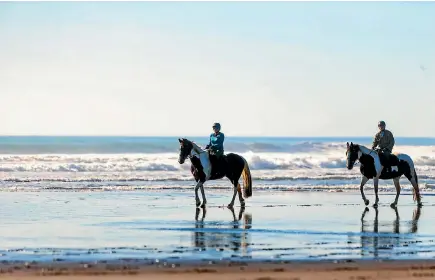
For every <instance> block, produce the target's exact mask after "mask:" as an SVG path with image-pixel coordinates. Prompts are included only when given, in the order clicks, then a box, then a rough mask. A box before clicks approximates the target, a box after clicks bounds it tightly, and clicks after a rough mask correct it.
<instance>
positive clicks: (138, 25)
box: [0, 2, 435, 137]
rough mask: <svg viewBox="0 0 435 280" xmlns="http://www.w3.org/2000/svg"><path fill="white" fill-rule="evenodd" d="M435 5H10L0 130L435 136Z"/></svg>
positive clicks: (5, 16)
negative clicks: (382, 126) (215, 128)
mask: <svg viewBox="0 0 435 280" xmlns="http://www.w3.org/2000/svg"><path fill="white" fill-rule="evenodd" d="M434 14H435V2H128V3H127V2H126V3H123V2H27V3H23V2H0V104H1V105H2V108H1V110H0V118H1V125H0V135H143V136H147V135H153V136H175V135H182V136H190V135H194V136H207V135H209V134H210V133H211V132H212V129H211V127H212V124H213V123H214V122H220V123H221V125H222V132H224V133H225V134H226V135H230V136H231V135H232V136H373V135H374V134H375V133H376V132H377V122H378V121H379V120H384V121H385V122H386V123H387V129H390V130H391V131H392V132H393V133H394V135H397V136H429V137H430V136H434V137H435V125H434V120H435V109H434V107H435V28H434V26H435V17H434V16H433V15H434Z"/></svg>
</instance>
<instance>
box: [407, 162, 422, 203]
mask: <svg viewBox="0 0 435 280" xmlns="http://www.w3.org/2000/svg"><path fill="white" fill-rule="evenodd" d="M408 157H409V156H408ZM408 165H409V168H410V171H411V178H414V179H415V184H416V188H417V190H418V189H419V187H418V176H417V172H416V171H415V166H414V161H413V160H412V159H411V157H409V161H408ZM411 183H412V182H411ZM417 195H420V192H418V194H417V193H416V191H415V188H414V186H412V199H413V200H414V201H417V199H418V200H420V198H418V197H417Z"/></svg>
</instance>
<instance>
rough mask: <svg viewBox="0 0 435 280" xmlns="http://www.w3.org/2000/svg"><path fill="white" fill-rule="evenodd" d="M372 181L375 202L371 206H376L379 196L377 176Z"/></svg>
mask: <svg viewBox="0 0 435 280" xmlns="http://www.w3.org/2000/svg"><path fill="white" fill-rule="evenodd" d="M373 183H374V187H375V203H374V204H373V207H375V208H377V207H378V203H379V196H378V186H379V177H375V178H373Z"/></svg>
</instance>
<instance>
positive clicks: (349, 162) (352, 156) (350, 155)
mask: <svg viewBox="0 0 435 280" xmlns="http://www.w3.org/2000/svg"><path fill="white" fill-rule="evenodd" d="M358 152H359V145H357V144H353V143H352V142H350V144H349V142H347V150H346V167H347V169H349V170H351V169H352V168H353V165H354V164H355V161H356V160H357V159H358Z"/></svg>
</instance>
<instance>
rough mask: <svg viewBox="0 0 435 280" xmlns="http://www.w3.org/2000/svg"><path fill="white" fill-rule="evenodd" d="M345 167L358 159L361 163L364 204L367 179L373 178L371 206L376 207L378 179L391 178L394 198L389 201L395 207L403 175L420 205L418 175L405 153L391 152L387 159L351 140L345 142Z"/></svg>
mask: <svg viewBox="0 0 435 280" xmlns="http://www.w3.org/2000/svg"><path fill="white" fill-rule="evenodd" d="M346 157H347V159H346V167H347V169H349V170H351V169H352V168H353V166H354V164H355V162H356V161H357V160H358V161H359V162H360V163H361V166H360V172H361V174H362V175H363V176H362V179H361V185H360V191H361V196H362V199H363V200H364V203H365V205H369V203H370V202H369V200H368V199H366V197H365V195H364V189H363V187H364V185H365V184H366V183H367V181H368V180H369V179H373V183H374V189H375V196H376V200H375V203H374V204H373V207H378V203H379V197H378V184H379V179H382V180H390V179H393V182H394V186H395V187H396V198H395V199H394V202H393V203H391V207H393V208H394V207H396V206H397V202H398V200H399V195H400V189H401V187H400V183H399V180H400V177H402V176H403V175H405V177H406V178H407V179H408V180H409V181H410V182H411V184H412V191H413V199H414V201H417V205H418V206H422V205H423V204H422V203H421V195H420V189H419V187H418V177H417V173H416V172H415V168H414V162H413V160H412V159H411V157H410V156H409V155H407V154H403V153H398V154H391V155H390V157H389V160H386V158H385V157H384V156H383V155H382V153H380V154H378V153H377V152H376V151H374V150H371V149H369V148H367V147H365V146H363V145H358V144H353V143H352V142H351V143H350V144H349V142H348V143H347V150H346Z"/></svg>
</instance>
